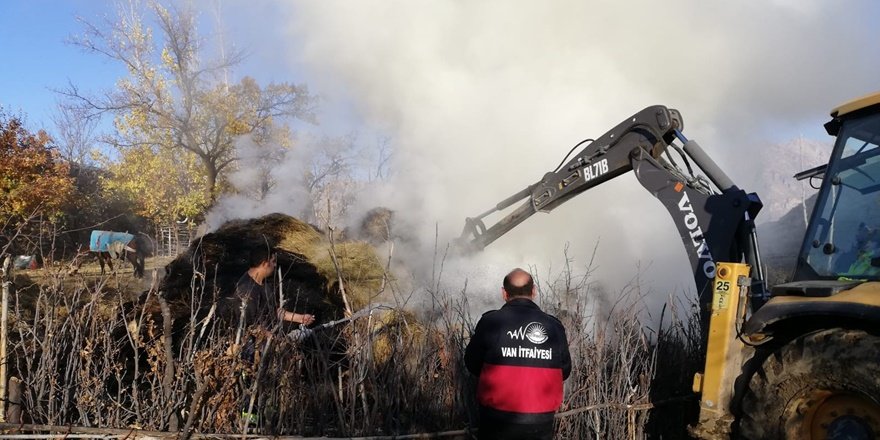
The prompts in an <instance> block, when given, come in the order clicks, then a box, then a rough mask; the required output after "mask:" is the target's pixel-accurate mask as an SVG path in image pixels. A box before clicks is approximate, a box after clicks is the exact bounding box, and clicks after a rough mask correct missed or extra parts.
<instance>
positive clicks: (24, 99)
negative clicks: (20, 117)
mask: <svg viewBox="0 0 880 440" xmlns="http://www.w3.org/2000/svg"><path fill="white" fill-rule="evenodd" d="M105 5H106V3H103V2H94V1H86V0H68V1H49V0H33V1H5V2H3V3H2V4H0V47H2V53H3V57H4V63H3V64H4V66H3V68H2V69H0V105H2V106H3V107H4V108H5V109H6V110H7V111H9V112H12V113H19V112H21V113H23V114H24V115H25V116H26V117H27V120H28V122H29V124H30V125H31V126H33V127H46V128H51V125H52V122H51V119H50V116H51V114H52V111H53V108H54V106H55V100H56V96H57V95H56V94H55V93H54V92H52V90H51V89H60V88H64V87H65V86H66V85H67V83H68V81H71V82H73V83H75V84H77V85H78V86H79V87H82V88H83V89H86V90H100V89H101V88H105V87H109V86H112V85H113V83H114V81H115V78H117V77H119V76H120V75H121V74H122V73H123V72H122V70H121V69H120V68H119V67H118V66H116V65H113V64H111V63H108V62H106V61H104V60H102V59H100V58H98V57H96V56H94V55H88V54H85V53H84V52H83V51H82V50H80V49H79V48H77V47H75V46H73V45H70V44H66V43H65V41H66V40H67V39H68V37H69V36H70V35H71V34H73V33H76V32H79V31H80V27H79V24H78V23H77V22H76V20H75V17H76V16H77V15H79V16H83V17H86V18H89V19H94V18H97V17H100V16H101V15H102V14H104V13H105V12H104V10H103V8H104V7H105Z"/></svg>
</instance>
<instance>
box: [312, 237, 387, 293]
mask: <svg viewBox="0 0 880 440" xmlns="http://www.w3.org/2000/svg"><path fill="white" fill-rule="evenodd" d="M331 251H332V252H333V253H335V255H336V263H337V264H338V266H339V268H338V270H337V267H336V265H335V264H333V258H332V257H331V255H332V254H331ZM309 260H310V261H311V262H312V263H313V264H314V265H315V268H316V269H317V271H318V273H319V274H321V275H322V276H323V277H324V278H326V279H327V280H330V283H331V286H332V290H334V291H338V289H339V284H338V279H339V277H342V281H343V285H344V288H345V293H346V294H347V295H348V300H349V302H350V305H351V307H352V308H353V309H354V310H360V309H362V308H363V307H365V306H366V305H367V304H369V303H371V302H375V301H376V300H377V298H376V295H377V294H378V293H379V292H380V290H381V288H382V285H383V283H384V282H385V268H384V267H383V266H382V262H381V261H380V260H379V256H378V255H376V251H375V250H374V249H373V247H372V246H370V244H369V243H366V242H362V241H351V242H342V243H336V244H334V245H333V246H332V248H331V246H330V245H329V243H324V244H323V245H322V246H316V247H315V248H314V254H312V255H311V256H310V259H309Z"/></svg>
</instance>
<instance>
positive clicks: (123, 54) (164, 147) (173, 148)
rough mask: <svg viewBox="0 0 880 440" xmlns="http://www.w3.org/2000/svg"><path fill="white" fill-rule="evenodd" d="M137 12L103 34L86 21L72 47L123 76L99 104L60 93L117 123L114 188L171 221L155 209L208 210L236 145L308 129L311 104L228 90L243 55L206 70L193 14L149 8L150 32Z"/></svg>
mask: <svg viewBox="0 0 880 440" xmlns="http://www.w3.org/2000/svg"><path fill="white" fill-rule="evenodd" d="M133 5H134V6H132V7H130V8H128V9H122V10H120V12H119V14H118V16H117V17H116V18H115V19H112V20H108V21H107V22H105V23H102V24H100V25H98V24H93V23H89V22H86V21H83V22H82V23H83V25H84V26H85V32H84V34H83V35H81V36H79V37H77V38H76V39H75V40H74V42H75V44H77V45H79V46H80V47H82V48H84V49H85V50H86V51H88V52H91V53H96V54H99V55H103V56H105V57H107V58H109V59H110V60H112V61H114V62H117V63H119V64H121V65H122V66H124V67H125V68H126V69H127V71H128V75H127V76H126V77H124V78H122V79H120V80H119V81H118V82H117V85H116V87H115V88H114V89H113V90H111V91H108V92H106V93H104V94H103V95H101V96H87V95H86V94H84V93H81V92H80V91H79V90H78V89H77V88H76V87H75V86H73V85H72V86H71V87H70V88H69V89H68V90H66V91H65V92H64V93H65V94H66V95H67V96H68V97H71V98H74V99H75V100H77V101H78V102H79V103H80V105H81V106H82V108H84V109H87V110H89V111H91V112H92V113H93V114H94V115H100V114H105V113H109V114H112V115H113V116H114V123H115V126H116V130H117V133H116V135H114V136H112V137H110V138H108V139H105V140H106V141H108V142H109V143H110V144H111V145H112V146H114V147H115V148H116V150H117V151H118V152H119V155H118V156H119V161H120V162H121V164H120V165H119V166H117V167H112V168H115V170H116V171H117V172H114V177H113V179H115V180H116V182H115V183H114V184H113V185H111V186H115V187H116V188H120V189H124V190H125V191H131V192H132V193H133V194H138V199H137V201H138V202H139V203H140V202H141V201H143V203H142V205H143V206H141V208H142V211H145V212H143V213H144V214H146V215H148V216H149V217H153V218H156V217H163V216H167V215H168V213H167V212H160V210H156V209H155V207H157V206H160V205H161V206H163V209H164V207H172V206H173V207H175V209H178V210H180V209H181V208H183V209H184V210H192V209H200V210H204V209H207V208H208V207H210V205H211V204H212V203H213V202H214V200H215V199H216V197H217V195H218V194H219V193H220V192H222V191H223V190H224V189H225V186H224V185H225V182H226V180H225V179H226V177H227V176H228V173H229V172H230V171H232V170H233V169H234V168H235V165H236V162H237V160H238V158H237V157H236V151H235V142H236V139H238V138H239V137H240V136H242V135H253V134H255V133H260V132H266V131H274V130H270V129H271V127H273V126H283V125H284V124H285V122H284V121H285V120H291V119H300V120H305V121H312V120H313V118H314V116H313V105H314V99H313V97H312V96H311V95H310V94H309V93H308V90H307V89H306V87H305V86H301V85H295V84H290V83H280V84H274V83H273V84H269V85H265V86H261V85H260V84H258V83H257V81H255V80H254V79H252V78H249V77H244V78H242V79H240V80H238V81H237V82H231V81H229V80H228V79H227V78H228V69H230V68H231V67H232V66H235V65H236V64H238V63H240V61H241V59H242V57H241V55H240V54H237V53H228V54H227V53H225V52H224V56H222V57H221V59H219V60H217V61H206V58H207V57H206V56H205V50H204V48H203V41H202V40H201V38H200V36H199V34H198V33H197V27H196V24H197V20H196V17H195V14H194V12H193V11H192V10H191V9H189V8H175V7H173V6H172V7H168V8H166V7H165V6H163V5H162V4H160V3H159V2H158V1H153V2H149V4H148V5H149V7H148V8H147V9H148V10H149V11H150V14H149V15H150V16H151V17H152V18H154V19H155V21H154V23H155V24H154V25H153V26H150V25H149V24H148V23H147V16H146V14H144V11H143V10H141V9H140V8H138V7H136V5H135V4H134V3H133ZM151 155H152V156H153V157H150V156H151ZM145 166H148V167H151V168H150V169H145V168H144V167H145ZM157 176H158V177H159V178H160V179H159V180H157V179H156V177H157ZM176 183H179V184H180V187H179V188H177V189H171V188H164V189H163V188H160V189H159V192H161V193H163V194H161V195H153V196H151V197H152V198H154V199H155V198H157V197H158V198H161V197H164V196H167V197H169V198H168V199H164V200H161V201H159V200H147V199H142V198H141V197H142V196H144V195H145V193H144V191H143V190H144V188H152V187H153V186H154V185H159V186H160V187H162V186H164V185H166V184H176ZM180 197H182V198H183V199H185V200H181V199H180ZM166 211H167V210H166ZM178 214H185V213H183V212H178Z"/></svg>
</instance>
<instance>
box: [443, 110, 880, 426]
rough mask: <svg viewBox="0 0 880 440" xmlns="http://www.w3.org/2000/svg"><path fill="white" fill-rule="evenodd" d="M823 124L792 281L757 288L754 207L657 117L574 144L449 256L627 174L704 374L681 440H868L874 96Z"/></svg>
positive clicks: (877, 348) (876, 195)
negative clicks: (828, 144) (668, 268)
mask: <svg viewBox="0 0 880 440" xmlns="http://www.w3.org/2000/svg"><path fill="white" fill-rule="evenodd" d="M831 117H832V119H831V121H829V122H828V123H826V124H825V128H826V130H827V131H828V133H829V134H830V135H832V136H836V138H837V140H836V142H835V144H834V148H833V150H832V153H831V156H830V158H829V160H828V163H826V164H824V165H821V166H818V167H816V168H813V169H810V170H807V171H804V172H802V173H799V174H798V175H796V176H795V177H796V178H798V179H811V181H819V180H820V179H821V187H820V188H819V192H818V194H817V199H816V203H815V207H814V209H813V214H812V216H811V218H810V221H809V224H808V226H807V232H806V236H805V238H804V240H803V245H802V247H801V250H800V253H799V255H798V259H797V265H796V267H795V268H794V272H793V276H792V278H791V279H792V281H791V282H788V283H785V284H781V285H777V286H773V287H772V288H769V289H768V288H767V286H766V285H765V281H764V273H763V270H764V269H763V267H762V265H761V255H760V252H759V249H758V240H757V235H756V232H755V223H754V220H755V216H756V215H757V214H758V212H759V211H760V209H761V206H762V204H761V201H760V199H759V198H758V196H757V195H755V194H753V193H746V192H745V191H743V190H741V189H740V188H739V187H737V186H736V185H735V184H734V183H733V181H732V180H731V179H730V178H729V177H728V176H727V175H726V174H725V173H724V172H723V171H722V170H721V169H720V168H719V167H718V165H717V164H715V162H714V161H712V159H711V158H710V157H709V156H708V155H707V154H706V153H705V152H704V150H703V149H702V148H701V147H700V146H699V145H698V144H697V143H696V142H695V141H693V140H689V139H687V138H686V137H685V135H684V133H683V130H684V124H683V120H682V117H681V114H680V113H679V112H678V111H676V110H673V109H669V108H667V107H664V106H652V107H648V108H646V109H644V110H642V111H640V112H638V113H636V114H635V115H633V116H632V117H630V118H628V119H626V120H624V121H623V122H621V123H620V124H618V125H617V126H616V127H614V128H613V129H611V130H610V131H609V132H607V133H605V134H604V135H602V136H601V137H599V138H598V139H596V140H592V139H589V140H586V141H584V142H581V143H580V144H578V145H577V146H575V149H576V148H577V147H578V146H580V145H584V144H586V145H585V146H584V147H583V149H582V150H581V151H579V152H578V153H576V154H575V155H574V157H572V158H571V159H570V160H568V162H566V161H565V159H563V163H561V164H560V165H559V167H557V168H556V169H555V170H553V171H551V172H549V173H546V174H545V175H544V177H543V178H542V179H541V180H540V181H538V182H536V183H534V184H532V185H529V186H528V187H526V188H525V189H523V190H522V191H519V192H517V193H516V194H514V195H512V196H511V197H508V198H507V199H505V200H504V201H502V202H500V203H498V204H497V205H496V206H495V207H494V208H492V209H490V210H488V211H486V212H484V213H483V214H481V215H479V216H477V217H474V218H468V219H467V220H466V223H465V228H464V231H463V232H462V236H461V237H460V238H459V244H460V245H461V246H463V247H466V248H468V249H471V250H479V249H482V248H483V247H485V246H487V245H488V244H489V243H491V242H492V241H494V240H496V239H497V238H498V237H500V236H501V235H503V234H505V233H506V232H508V231H510V230H511V229H512V228H514V227H515V226H516V225H518V224H519V223H521V222H522V221H524V220H525V219H527V218H528V217H530V216H531V215H532V214H534V213H536V212H548V211H550V210H552V209H554V208H555V207H557V206H559V205H560V204H562V203H564V202H565V201H567V200H569V199H571V198H572V197H574V196H576V195H578V194H580V193H582V192H584V191H586V190H588V189H590V188H593V187H595V186H598V185H601V184H602V183H604V182H606V181H608V180H610V179H612V178H614V177H617V176H619V175H621V174H624V173H626V172H629V171H633V172H634V173H635V175H636V177H637V179H638V180H639V182H640V183H641V184H642V185H643V186H644V187H645V188H646V189H647V190H648V191H650V192H651V193H652V194H653V195H654V196H655V197H657V198H658V199H659V200H660V201H661V202H662V203H663V205H664V206H665V207H666V208H667V210H668V211H669V213H670V214H671V215H672V218H673V221H674V222H675V225H676V227H677V229H678V232H679V234H680V236H681V240H682V243H683V244H684V246H685V249H686V250H687V253H688V257H689V260H690V263H691V266H692V269H693V273H694V281H695V283H696V287H697V292H698V294H699V298H700V303H701V304H700V305H701V324H702V328H703V331H704V340H703V342H704V345H703V350H704V355H705V361H706V362H705V368H704V370H703V371H702V372H701V373H698V374H697V375H696V377H695V378H694V384H693V388H694V391H695V392H697V393H700V398H701V400H700V418H699V421H698V422H697V423H696V424H695V425H694V426H691V427H690V432H691V434H692V435H693V436H695V437H698V438H728V437H737V438H747V439H777V438H786V439H874V438H880V93H877V94H873V95H869V96H866V97H863V98H860V99H857V100H854V101H852V102H849V103H847V104H844V105H842V106H840V107H838V108H836V109H834V111H833V112H832V113H831ZM575 149H572V151H571V152H569V154H571V153H572V152H574V150H575ZM566 159H567V158H566ZM767 166H772V164H767ZM522 200H524V202H523V203H521V204H520V205H519V206H518V207H517V208H516V209H514V210H513V211H512V212H511V213H510V214H508V215H506V216H505V217H503V218H502V219H501V220H499V221H498V222H496V223H495V224H493V225H492V226H490V227H487V226H486V225H485V224H484V222H483V219H484V218H485V217H487V216H488V215H490V214H492V213H494V212H496V211H501V210H504V209H506V208H508V207H510V206H512V205H513V204H514V203H516V202H518V201H522Z"/></svg>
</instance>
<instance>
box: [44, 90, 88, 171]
mask: <svg viewBox="0 0 880 440" xmlns="http://www.w3.org/2000/svg"><path fill="white" fill-rule="evenodd" d="M51 118H52V123H53V124H54V125H55V142H56V144H57V147H58V152H59V154H60V155H61V158H62V159H64V160H66V161H68V162H71V163H74V164H77V165H86V164H88V163H89V162H90V152H91V149H92V146H93V145H94V143H95V141H96V139H95V129H96V127H97V125H98V120H97V119H95V118H89V115H88V112H87V111H86V110H85V109H83V108H81V107H78V106H76V105H71V104H70V103H67V102H64V101H61V100H59V101H58V102H56V107H55V112H54V113H53V114H52V116H51Z"/></svg>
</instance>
